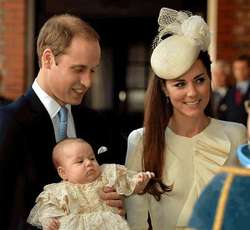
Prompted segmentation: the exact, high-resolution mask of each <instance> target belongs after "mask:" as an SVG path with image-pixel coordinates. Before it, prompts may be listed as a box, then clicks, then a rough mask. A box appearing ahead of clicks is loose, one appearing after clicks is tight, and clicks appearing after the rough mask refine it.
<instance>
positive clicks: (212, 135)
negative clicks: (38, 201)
mask: <svg viewBox="0 0 250 230" xmlns="http://www.w3.org/2000/svg"><path fill="white" fill-rule="evenodd" d="M158 22H159V25H160V29H159V34H158V36H157V37H156V39H155V48H154V50H153V53H152V56H151V66H152V69H153V72H154V74H155V75H154V76H153V77H152V78H151V80H150V82H149V87H148V89H147V97H146V103H145V114H144V128H141V129H137V130H134V131H133V132H132V133H131V134H130V135H129V138H128V152H127V159H126V166H127V167H128V168H129V169H132V170H136V171H141V170H142V171H152V172H154V173H155V175H156V179H154V180H151V182H150V183H149V184H148V187H147V188H146V189H145V192H147V193H145V194H143V195H134V196H131V197H130V198H128V199H126V201H125V204H126V209H127V217H128V222H129V225H130V227H131V229H132V230H144V229H145V230H147V229H148V221H147V220H148V215H149V216H150V219H151V224H152V227H153V229H154V230H174V229H185V228H186V227H187V223H188V220H189V217H190V215H191V213H192V209H193V206H194V203H195V201H196V200H197V198H198V197H199V195H200V193H201V191H202V189H203V188H204V187H205V185H206V184H207V183H208V182H209V181H210V180H211V179H212V177H213V176H214V175H215V173H216V171H217V170H218V169H219V168H220V167H221V166H222V165H225V164H235V163H236V157H235V150H236V147H237V146H238V145H239V144H241V143H245V142H246V128H245V127H244V126H243V125H240V124H237V123H232V122H225V121H220V120H216V119H213V118H211V113H210V111H211V99H210V97H211V69H210V59H209V56H208V53H207V48H208V45H209V41H210V39H209V30H208V27H207V24H206V23H205V22H204V20H203V19H202V18H201V17H200V16H191V14H189V13H187V12H177V11H175V10H171V9H167V8H163V9H161V12H160V16H159V19H158ZM169 35H170V36H169ZM166 36H168V37H167V38H165V37H166ZM164 38H165V39H164Z"/></svg>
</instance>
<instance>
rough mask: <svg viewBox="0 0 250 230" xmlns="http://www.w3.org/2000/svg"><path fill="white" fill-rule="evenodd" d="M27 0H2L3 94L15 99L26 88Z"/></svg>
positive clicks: (1, 56)
mask: <svg viewBox="0 0 250 230" xmlns="http://www.w3.org/2000/svg"><path fill="white" fill-rule="evenodd" d="M26 2H27V1H25V0H0V65H1V66H0V67H1V68H2V69H3V71H4V77H3V82H2V84H3V93H2V94H3V95H4V96H6V97H8V98H11V99H15V98H17V97H18V96H20V95H21V94H22V93H23V91H24V89H25V32H26V28H25V25H26V23H25V22H26V18H25V16H26V13H25V12H26Z"/></svg>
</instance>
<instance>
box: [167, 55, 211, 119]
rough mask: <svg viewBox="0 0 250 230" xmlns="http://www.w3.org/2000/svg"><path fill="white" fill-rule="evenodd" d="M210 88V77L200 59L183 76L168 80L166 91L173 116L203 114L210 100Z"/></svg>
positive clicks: (197, 115)
mask: <svg viewBox="0 0 250 230" xmlns="http://www.w3.org/2000/svg"><path fill="white" fill-rule="evenodd" d="M210 88H211V86H210V78H209V77H208V74H207V71H206V68H205V67H204V65H203V63H202V62H201V61H200V60H199V59H198V60H197V61H196V62H195V63H194V64H193V65H192V67H191V68H190V69H189V70H188V72H186V73H185V74H183V75H182V76H181V77H179V78H177V79H174V80H166V81H165V85H164V92H165V94H166V96H168V97H169V99H170V102H171V104H172V106H173V116H175V115H182V116H186V117H193V118H195V117H197V118H198V117H199V116H203V115H204V110H205V108H206V106H207V104H208V102H209V98H210Z"/></svg>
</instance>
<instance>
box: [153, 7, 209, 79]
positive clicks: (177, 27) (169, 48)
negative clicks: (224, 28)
mask: <svg viewBox="0 0 250 230" xmlns="http://www.w3.org/2000/svg"><path fill="white" fill-rule="evenodd" d="M158 24H159V30H158V35H157V36H156V38H155V40H154V42H153V49H154V50H153V53H152V56H151V66H152V69H153V71H154V73H155V74H156V75H157V76H158V77H160V78H164V79H174V78H178V77H179V76H181V75H182V74H184V73H185V72H186V71H187V70H188V69H189V68H190V67H191V66H192V64H193V63H194V62H195V61H196V60H197V57H198V55H199V53H200V51H201V50H202V51H206V50H207V49H208V46H209V43H210V32H209V29H208V25H207V24H206V22H205V21H204V20H203V19H202V17H200V16H198V15H192V13H191V12H188V11H176V10H172V9H169V8H162V9H161V11H160V14H159V18H158ZM168 34H169V35H170V36H169V37H167V38H166V39H164V37H166V35H168Z"/></svg>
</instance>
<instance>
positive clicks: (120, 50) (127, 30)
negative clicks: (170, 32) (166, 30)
mask: <svg viewBox="0 0 250 230" xmlns="http://www.w3.org/2000/svg"><path fill="white" fill-rule="evenodd" d="M161 7H169V8H174V9H176V10H190V11H192V12H194V13H199V14H201V15H202V16H203V17H205V18H206V9H207V1H202V0H201V1H194V2H192V1H185V0H175V1H168V2H166V1H161V0H156V1H151V0H137V1H130V0H119V1H113V0H93V1H87V0H79V1H72V0H62V1H60V3H59V1H56V0H46V1H44V0H43V1H42V0H39V1H36V28H35V31H36V34H38V31H39V29H40V27H41V26H42V24H43V23H44V21H45V20H46V19H47V18H48V17H50V16H52V15H54V14H60V13H71V14H75V15H78V16H80V17H81V18H83V19H84V20H85V21H87V22H89V23H90V24H91V25H92V26H93V27H94V28H95V29H96V31H97V32H98V33H99V34H100V37H101V46H102V52H103V54H102V56H103V58H102V59H103V66H104V67H103V69H102V73H101V74H100V76H99V78H98V82H96V85H94V87H92V89H91V90H90V92H89V93H88V96H87V99H86V100H85V102H86V103H87V104H88V105H89V106H90V107H93V108H95V109H97V110H100V111H102V112H103V113H104V114H105V116H106V117H107V119H108V121H109V123H110V125H111V129H112V130H113V132H114V134H116V133H119V134H120V135H114V139H113V143H114V149H115V156H116V162H117V163H124V160H125V154H126V143H127V136H128V134H129V133H130V132H131V131H132V130H133V129H136V128H139V127H142V125H143V124H142V123H143V103H144V95H145V90H146V87H147V82H148V78H149V76H150V74H151V70H150V65H149V60H150V52H151V43H152V40H153V38H154V36H155V35H156V33H157V28H158V25H157V17H158V13H159V10H160V8H161ZM36 63H37V62H36ZM36 70H38V66H36Z"/></svg>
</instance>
